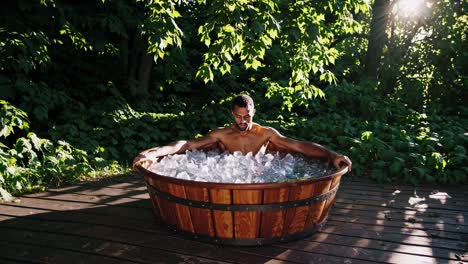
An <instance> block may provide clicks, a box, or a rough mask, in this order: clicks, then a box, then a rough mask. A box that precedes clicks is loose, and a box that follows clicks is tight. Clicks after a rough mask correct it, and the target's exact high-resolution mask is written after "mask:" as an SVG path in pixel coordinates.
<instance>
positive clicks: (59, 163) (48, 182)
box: [0, 100, 120, 200]
mask: <svg viewBox="0 0 468 264" xmlns="http://www.w3.org/2000/svg"><path fill="white" fill-rule="evenodd" d="M0 105H1V109H0V126H1V127H2V128H3V129H2V130H1V132H0V137H1V138H3V139H2V142H5V143H0V193H1V195H0V200H1V199H5V200H6V199H8V198H9V193H10V192H20V191H21V192H24V191H30V190H34V189H42V188H44V187H46V186H58V185H62V184H64V183H70V182H74V181H76V180H77V179H79V178H81V177H84V176H86V177H90V176H91V177H96V175H97V173H96V166H93V163H96V161H99V160H100V158H97V157H96V158H95V160H94V161H93V160H90V158H91V157H90V156H89V155H88V154H87V153H86V152H85V151H83V150H80V149H77V148H75V147H73V146H72V145H70V144H69V143H67V142H65V141H63V140H59V141H57V142H52V141H50V140H48V139H43V138H39V137H38V136H37V135H36V134H35V133H33V132H29V120H28V116H27V114H26V113H25V112H24V111H22V110H21V109H19V108H16V107H14V106H13V105H11V104H9V103H8V102H6V101H4V100H0ZM9 143H10V144H9ZM105 164H106V166H105V167H104V166H103V167H101V168H100V169H101V170H104V169H106V170H112V171H114V172H116V171H117V170H119V169H120V166H119V165H118V164H117V163H115V162H105ZM100 165H101V166H102V165H103V164H102V163H101V164H100Z"/></svg>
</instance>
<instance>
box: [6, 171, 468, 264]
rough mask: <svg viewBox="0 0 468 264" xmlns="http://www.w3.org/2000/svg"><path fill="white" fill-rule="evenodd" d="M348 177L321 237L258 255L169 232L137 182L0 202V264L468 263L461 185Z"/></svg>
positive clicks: (115, 181)
mask: <svg viewBox="0 0 468 264" xmlns="http://www.w3.org/2000/svg"><path fill="white" fill-rule="evenodd" d="M346 177H347V176H345V177H344V179H343V180H342V183H341V186H340V190H339V191H338V195H337V198H336V201H335V204H334V206H333V209H332V212H331V213H330V217H329V220H328V222H327V224H326V225H325V227H324V228H323V229H322V231H321V232H319V233H316V234H315V235H312V236H311V237H308V238H306V239H302V240H299V241H295V242H290V243H285V244H276V245H272V246H263V247H233V246H216V245H211V244H206V243H202V242H198V241H193V240H189V239H186V238H185V237H183V236H181V235H180V234H177V233H174V232H172V231H168V230H166V229H165V228H164V226H163V224H162V223H160V222H158V221H157V220H155V217H154V216H153V214H152V211H151V209H150V208H151V203H150V200H149V196H148V194H147V191H146V187H145V185H144V182H143V180H142V179H141V178H139V177H134V176H127V177H117V178H113V179H107V180H103V181H99V182H88V183H82V184H79V185H75V186H70V187H66V188H62V189H52V190H49V191H48V192H42V193H37V194H29V195H24V196H21V197H19V198H20V200H21V201H20V202H18V203H4V204H0V263H67V264H71V263H347V264H349V263H405V264H406V263H408V264H412V263H467V261H468V253H467V252H468V230H467V228H466V227H467V226H466V224H465V218H466V216H467V215H468V206H467V202H468V196H467V194H466V193H467V192H468V188H466V186H465V187H459V188H440V189H439V190H434V189H433V188H418V189H416V190H415V189H414V188H411V187H396V186H391V185H384V186H382V185H378V184H375V183H371V182H366V181H362V180H359V181H358V180H352V179H350V178H349V177H348V178H346Z"/></svg>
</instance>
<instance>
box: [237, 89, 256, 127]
mask: <svg viewBox="0 0 468 264" xmlns="http://www.w3.org/2000/svg"><path fill="white" fill-rule="evenodd" d="M232 115H233V116H234V120H235V122H236V126H237V128H239V130H240V131H246V130H250V129H251V128H252V119H253V116H254V115H255V107H254V102H253V100H252V97H250V96H248V95H246V94H241V95H239V96H236V98H234V100H233V101H232Z"/></svg>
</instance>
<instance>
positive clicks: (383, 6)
mask: <svg viewBox="0 0 468 264" xmlns="http://www.w3.org/2000/svg"><path fill="white" fill-rule="evenodd" d="M389 13H390V1H389V0H375V2H374V5H373V6H372V21H371V25H370V26H371V29H370V32H369V36H368V37H367V40H368V43H369V44H368V47H367V54H366V62H365V69H364V70H365V74H366V76H367V77H368V78H370V79H373V80H377V79H378V78H379V69H380V63H381V57H382V50H383V47H384V45H385V42H386V40H387V34H386V33H385V31H386V29H387V24H388V18H389Z"/></svg>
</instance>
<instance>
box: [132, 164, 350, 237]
mask: <svg viewBox="0 0 468 264" xmlns="http://www.w3.org/2000/svg"><path fill="white" fill-rule="evenodd" d="M347 171H348V168H347V167H346V168H343V169H341V170H339V171H336V172H335V173H333V174H331V175H327V176H324V177H320V178H313V179H309V180H305V181H296V182H283V183H252V184H231V183H213V182H196V181H190V180H182V179H177V178H172V177H166V176H162V175H158V174H156V173H154V172H151V171H149V170H148V169H147V168H145V167H144V166H141V165H140V166H137V172H138V173H139V174H141V175H142V176H144V179H145V181H146V184H147V188H148V192H149V195H150V197H151V201H152V204H153V210H154V213H155V214H156V216H157V217H159V218H161V220H163V221H164V222H165V223H166V224H168V226H169V228H171V229H175V230H178V231H180V232H181V233H183V234H184V235H187V236H189V237H191V238H194V239H197V240H201V241H207V242H211V243H216V244H225V245H242V246H253V245H265V244H271V243H277V242H286V241H291V240H296V239H300V238H303V237H306V236H309V235H311V234H313V233H315V232H316V231H318V230H319V229H320V228H321V227H322V226H323V225H324V224H325V222H326V220H327V217H328V213H329V211H330V209H331V206H332V204H333V201H334V198H335V195H336V192H337V190H338V186H339V184H340V179H341V176H343V175H344V174H345V173H346V172H347Z"/></svg>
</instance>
